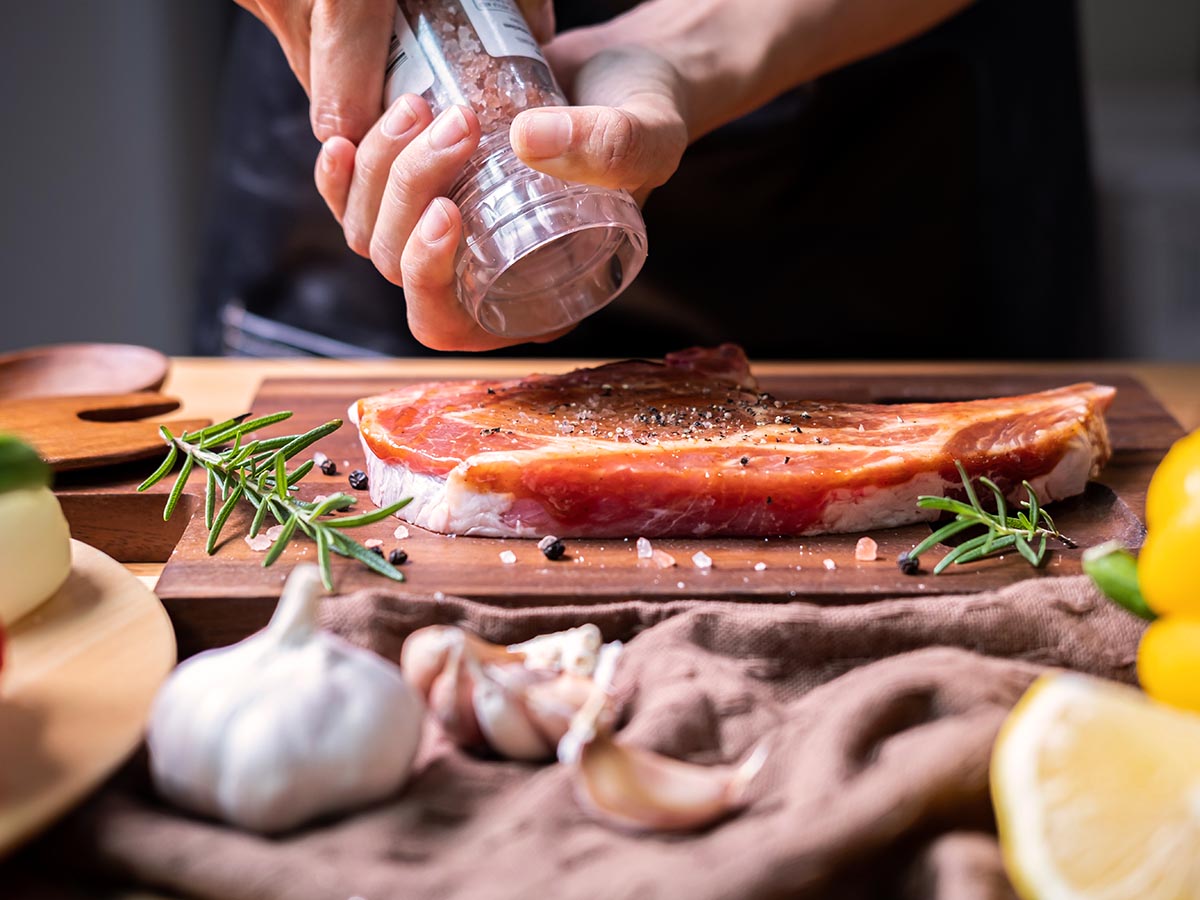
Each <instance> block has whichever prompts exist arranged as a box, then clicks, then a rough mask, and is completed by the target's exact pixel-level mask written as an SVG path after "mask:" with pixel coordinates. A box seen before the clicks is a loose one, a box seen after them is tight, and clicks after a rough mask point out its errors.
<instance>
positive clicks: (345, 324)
mask: <svg viewBox="0 0 1200 900" xmlns="http://www.w3.org/2000/svg"><path fill="white" fill-rule="evenodd" d="M559 5H560V13H559V23H560V27H561V28H567V27H571V26H574V25H579V24H586V23H587V22H589V21H597V20H600V19H602V18H604V17H606V16H610V15H612V14H613V13H614V12H616V11H619V9H620V8H622V7H623V6H627V5H631V4H622V3H619V2H616V3H614V2H578V0H575V2H564V3H560V4H559ZM1079 69H1080V60H1079V53H1078V46H1077V32H1076V9H1075V4H1074V3H1073V2H1071V0H979V2H977V3H976V4H975V5H974V6H972V7H971V8H969V9H968V10H966V11H965V12H963V13H962V14H960V15H958V16H956V17H955V18H953V19H951V20H949V21H948V22H946V23H944V24H943V25H941V26H939V27H937V28H935V29H933V30H932V31H930V32H928V33H927V34H925V35H922V36H921V37H919V38H917V39H915V40H912V41H910V42H908V43H906V44H904V45H901V46H899V47H896V48H894V49H892V50H890V51H887V52H885V53H882V54H880V55H878V56H875V57H873V58H871V59H868V60H865V61H863V62H860V63H857V64H854V65H851V66H848V67H846V68H844V69H841V70H839V71H837V72H835V73H832V74H830V75H827V76H825V77H822V78H820V79H817V80H816V81H815V82H813V83H811V84H808V85H804V86H802V87H801V88H798V89H796V90H794V91H791V92H790V93H788V94H786V95H784V96H782V97H780V98H778V99H777V100H775V101H774V102H772V103H770V104H768V105H767V106H765V107H763V108H761V109H759V110H757V111H756V112H754V113H752V114H750V115H748V116H746V117H744V118H742V119H740V120H738V121H735V122H733V123H730V124H729V125H727V126H725V127H723V128H721V129H719V130H717V131H716V132H714V133H712V134H710V135H708V136H706V137H705V138H703V139H701V140H700V141H698V142H697V143H696V144H694V145H693V146H692V147H690V148H689V149H688V151H687V153H686V154H685V156H684V158H683V162H682V164H681V165H680V168H679V171H678V172H677V173H676V175H675V176H674V177H673V178H672V179H671V181H669V182H668V183H667V184H666V185H664V186H663V187H661V188H659V189H658V190H657V191H655V192H654V193H653V194H652V195H651V197H650V199H649V201H648V202H647V204H646V207H645V218H646V225H647V228H648V230H649V240H650V255H649V258H648V260H647V262H646V266H645V268H644V269H643V271H642V274H641V275H640V276H639V278H638V279H637V281H636V282H635V283H634V284H633V285H632V286H631V287H630V288H629V289H628V290H627V291H626V292H625V293H624V294H623V295H622V296H621V297H620V298H618V299H617V300H616V301H615V302H614V303H613V304H611V305H610V306H609V307H608V308H606V309H605V310H603V311H601V312H600V313H598V314H596V315H594V316H592V317H591V318H589V319H588V320H586V321H585V322H584V323H582V324H581V325H580V326H579V327H578V328H577V329H576V330H575V331H574V332H572V333H571V334H570V335H568V336H567V337H564V338H562V339H560V340H558V341H556V342H554V343H551V344H548V345H536V344H526V345H522V346H520V347H517V348H512V349H510V350H508V351H497V352H499V353H507V354H509V355H514V354H516V355H563V356H660V355H662V353H664V352H666V351H668V350H673V349H677V348H680V347H684V346H688V345H691V344H713V343H718V342H721V341H735V342H737V343H740V344H741V345H742V346H744V347H745V348H746V350H747V351H748V352H749V353H750V354H751V356H752V357H756V358H760V359H765V358H781V359H811V358H830V357H849V358H860V359H865V358H898V357H910V358H911V357H920V358H971V357H976V358H979V357H989V358H1070V357H1081V356H1082V357H1086V356H1096V355H1098V354H1099V349H1100V348H1099V346H1098V343H1097V333H1098V323H1097V319H1098V309H1097V306H1096V291H1095V281H1094V262H1095V259H1094V242H1093V216H1092V198H1091V185H1090V176H1089V169H1088V159H1087V143H1086V138H1085V122H1084V116H1083V102H1082V95H1081V87H1080V71H1079ZM318 150H319V145H318V144H317V142H316V140H315V139H314V138H313V136H312V134H311V131H310V129H309V122H308V106H307V100H306V98H305V95H304V93H303V91H302V90H301V88H300V87H299V85H298V84H297V83H296V81H295V79H294V78H293V76H292V74H291V72H290V70H289V69H288V67H287V64H286V62H285V61H284V58H283V55H282V53H281V52H280V50H279V48H278V46H277V45H276V43H275V41H274V38H273V37H272V36H271V35H270V34H269V32H267V31H266V29H265V28H264V27H263V26H261V25H260V24H259V23H258V22H257V21H256V20H254V19H253V18H251V17H250V16H248V15H244V14H243V15H242V16H241V17H240V18H239V20H238V22H237V24H236V26H235V28H234V31H233V34H232V45H231V47H230V53H229V60H228V71H227V81H226V84H225V86H224V104H223V117H222V123H221V137H220V146H219V147H218V153H217V166H216V174H215V180H216V184H215V187H214V191H213V194H212V210H213V216H212V222H211V226H210V228H209V231H208V235H207V241H206V246H205V251H204V259H203V269H202V278H201V290H200V293H201V296H200V303H199V307H198V310H199V311H198V321H197V329H196V332H195V333H196V336H197V346H196V347H195V349H196V351H197V352H202V353H217V352H225V353H242V354H250V355H279V354H284V353H290V352H296V353H312V354H317V355H333V356H337V355H356V354H364V355H371V354H389V355H398V356H410V355H421V354H427V353H430V352H431V351H428V350H426V349H425V348H424V347H422V346H421V345H420V344H418V343H417V342H416V341H415V340H413V338H412V337H411V336H410V335H409V334H408V331H407V328H406V326H405V314H404V298H403V292H402V291H401V290H400V289H399V288H396V287H394V286H392V285H390V284H388V283H387V282H386V281H385V280H384V279H383V278H382V276H380V275H379V274H378V273H377V272H376V271H375V270H374V268H373V267H372V265H371V264H370V262H369V261H368V260H364V259H361V258H360V257H358V256H356V255H355V254H353V253H352V252H351V251H349V250H348V249H347V248H346V246H345V242H344V240H343V238H342V234H341V231H340V229H339V228H338V226H337V224H336V223H335V222H334V220H333V218H332V217H331V216H330V214H329V213H328V211H327V210H326V208H325V206H324V204H323V203H322V201H321V200H320V198H319V196H318V195H317V193H316V189H315V188H314V187H313V182H312V171H313V164H314V161H315V159H316V155H317V152H318Z"/></svg>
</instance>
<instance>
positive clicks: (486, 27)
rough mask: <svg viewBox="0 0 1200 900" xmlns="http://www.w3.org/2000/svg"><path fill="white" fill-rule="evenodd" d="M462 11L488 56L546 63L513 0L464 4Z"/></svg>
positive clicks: (469, 0)
mask: <svg viewBox="0 0 1200 900" xmlns="http://www.w3.org/2000/svg"><path fill="white" fill-rule="evenodd" d="M462 8H463V12H465V13H466V14H467V18H468V19H470V20H471V25H472V26H473V27H474V29H475V31H476V33H478V35H479V40H480V41H481V42H482V43H483V49H484V50H486V51H487V52H488V55H489V56H524V57H526V58H528V59H536V60H537V61H538V62H543V63H544V62H545V61H546V57H544V56H542V50H541V48H540V47H539V46H538V43H537V41H536V40H534V38H533V35H532V34H530V33H529V26H528V25H526V24H525V17H524V16H522V15H521V10H519V9H518V8H517V4H516V3H514V2H513V0H462Z"/></svg>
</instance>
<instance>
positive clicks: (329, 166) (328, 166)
mask: <svg viewBox="0 0 1200 900" xmlns="http://www.w3.org/2000/svg"><path fill="white" fill-rule="evenodd" d="M333 141H334V139H333V138H330V139H329V140H327V141H326V142H325V143H324V144H322V145H321V171H323V172H324V173H325V174H326V175H332V174H333V173H334V171H336V169H337V158H336V157H335V156H334V155H333V153H332V152H331V151H330V149H329V145H330V144H332V143H333Z"/></svg>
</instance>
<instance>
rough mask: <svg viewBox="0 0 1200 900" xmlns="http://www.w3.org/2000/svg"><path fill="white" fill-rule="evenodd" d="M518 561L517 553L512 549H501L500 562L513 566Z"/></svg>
mask: <svg viewBox="0 0 1200 900" xmlns="http://www.w3.org/2000/svg"><path fill="white" fill-rule="evenodd" d="M516 561H517V554H515V553H513V552H512V551H511V550H501V551H500V562H502V563H504V564H505V565H506V566H511V565H512V564H513V563H515V562H516Z"/></svg>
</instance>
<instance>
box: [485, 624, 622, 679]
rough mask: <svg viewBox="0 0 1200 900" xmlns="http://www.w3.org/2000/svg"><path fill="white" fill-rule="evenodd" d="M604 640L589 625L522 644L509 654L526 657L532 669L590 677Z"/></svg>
mask: <svg viewBox="0 0 1200 900" xmlns="http://www.w3.org/2000/svg"><path fill="white" fill-rule="evenodd" d="M603 643H604V638H603V637H601V635H600V629H599V628H597V627H596V626H595V625H593V624H591V623H590V622H589V623H588V624H586V625H580V626H579V627H578V628H568V629H567V630H566V631H555V632H553V633H552V634H541V635H538V636H537V637H535V638H531V639H530V640H528V641H525V642H523V643H520V644H510V645H509V647H508V650H509V652H510V653H520V654H522V655H523V656H524V657H525V665H526V666H527V667H529V668H531V669H551V670H553V671H555V672H571V673H572V674H575V675H591V674H592V673H593V672H594V671H595V670H596V659H597V654H598V653H599V652H600V645H601V644H603Z"/></svg>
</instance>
